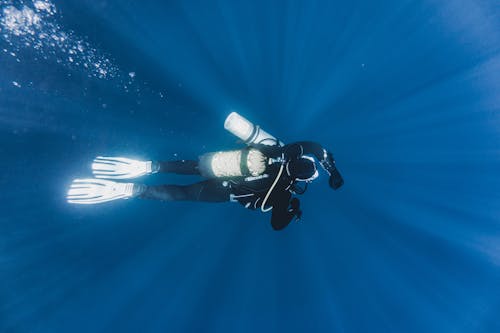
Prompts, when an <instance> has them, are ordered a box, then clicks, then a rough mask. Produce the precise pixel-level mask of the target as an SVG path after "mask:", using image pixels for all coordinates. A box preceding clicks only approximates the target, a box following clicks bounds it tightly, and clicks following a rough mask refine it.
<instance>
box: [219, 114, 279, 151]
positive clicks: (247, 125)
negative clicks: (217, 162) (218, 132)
mask: <svg viewBox="0 0 500 333" xmlns="http://www.w3.org/2000/svg"><path fill="white" fill-rule="evenodd" d="M224 128H225V129H226V130H228V131H229V132H231V133H232V134H234V135H235V136H237V137H238V138H240V139H241V140H243V141H244V142H245V143H246V144H250V143H255V144H263V145H267V146H274V145H276V144H278V145H280V146H284V143H283V142H281V141H279V140H278V139H276V138H275V137H274V136H272V135H271V134H269V133H267V132H266V131H264V130H263V129H262V128H260V126H259V125H254V124H253V123H251V122H250V121H249V120H247V119H245V118H244V117H242V116H241V115H239V114H238V113H236V112H231V113H230V114H229V115H228V116H227V118H226V121H225V122H224Z"/></svg>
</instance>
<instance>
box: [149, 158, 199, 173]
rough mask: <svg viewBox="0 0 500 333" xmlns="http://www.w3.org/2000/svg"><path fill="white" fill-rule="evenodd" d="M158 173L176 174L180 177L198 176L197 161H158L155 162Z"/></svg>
mask: <svg viewBox="0 0 500 333" xmlns="http://www.w3.org/2000/svg"><path fill="white" fill-rule="evenodd" d="M155 163H157V164H156V167H157V168H158V169H157V170H158V172H166V173H177V174H181V175H199V174H200V171H199V170H198V161H192V160H180V161H159V162H155Z"/></svg>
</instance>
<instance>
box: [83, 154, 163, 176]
mask: <svg viewBox="0 0 500 333" xmlns="http://www.w3.org/2000/svg"><path fill="white" fill-rule="evenodd" d="M157 169H158V168H157V166H156V163H153V161H138V160H133V159H130V158H125V157H105V156H98V157H96V158H95V160H94V163H92V171H93V172H94V176H95V177H96V178H108V179H130V178H137V177H141V176H144V175H149V174H151V173H155V172H157V171H158V170H157Z"/></svg>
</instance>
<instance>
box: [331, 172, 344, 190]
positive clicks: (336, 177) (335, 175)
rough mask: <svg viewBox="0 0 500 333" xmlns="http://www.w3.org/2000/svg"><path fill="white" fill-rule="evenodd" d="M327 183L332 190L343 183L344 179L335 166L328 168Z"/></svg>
mask: <svg viewBox="0 0 500 333" xmlns="http://www.w3.org/2000/svg"><path fill="white" fill-rule="evenodd" d="M328 184H329V185H330V187H331V188H333V189H334V190H337V189H339V188H340V187H341V186H342V185H344V179H343V178H342V176H341V175H340V172H339V171H338V170H337V168H335V167H334V168H333V170H330V178H329V179H328Z"/></svg>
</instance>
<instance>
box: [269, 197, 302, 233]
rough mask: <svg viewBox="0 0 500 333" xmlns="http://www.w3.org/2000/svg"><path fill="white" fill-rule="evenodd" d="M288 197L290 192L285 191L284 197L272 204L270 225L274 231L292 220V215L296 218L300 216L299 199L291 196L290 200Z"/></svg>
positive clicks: (282, 227)
mask: <svg viewBox="0 0 500 333" xmlns="http://www.w3.org/2000/svg"><path fill="white" fill-rule="evenodd" d="M290 197H291V194H290V192H286V194H285V195H284V197H283V198H282V199H281V200H280V203H279V204H277V205H274V206H273V210H272V215H271V226H272V227H273V229H274V230H276V231H278V230H282V229H284V228H285V227H286V226H287V225H289V224H290V222H292V220H293V218H294V217H295V218H296V219H297V220H299V219H300V218H301V217H302V211H301V210H300V201H299V199H297V198H292V199H291V200H290ZM289 205H290V206H289Z"/></svg>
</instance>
